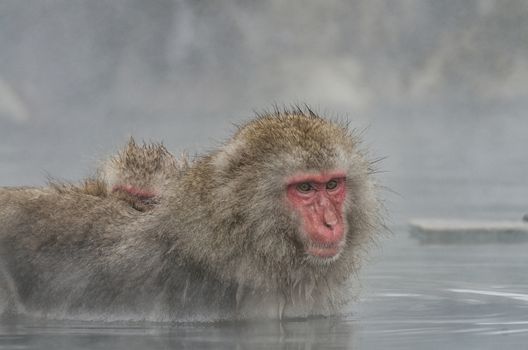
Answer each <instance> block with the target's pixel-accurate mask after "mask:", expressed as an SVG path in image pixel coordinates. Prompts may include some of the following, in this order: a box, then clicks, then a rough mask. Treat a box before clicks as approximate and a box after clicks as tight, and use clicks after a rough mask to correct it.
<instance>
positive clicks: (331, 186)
mask: <svg viewBox="0 0 528 350" xmlns="http://www.w3.org/2000/svg"><path fill="white" fill-rule="evenodd" d="M337 185H339V184H338V182H337V180H330V181H328V182H327V183H326V189H327V190H335V189H336V188H337Z"/></svg>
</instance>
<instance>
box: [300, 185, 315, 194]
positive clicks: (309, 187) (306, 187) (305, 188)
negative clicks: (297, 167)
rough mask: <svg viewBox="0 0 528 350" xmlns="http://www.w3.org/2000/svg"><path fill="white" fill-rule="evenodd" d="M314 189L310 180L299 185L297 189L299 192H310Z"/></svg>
mask: <svg viewBox="0 0 528 350" xmlns="http://www.w3.org/2000/svg"><path fill="white" fill-rule="evenodd" d="M312 189H313V187H312V185H311V184H310V183H309V182H303V183H300V184H298V185H297V190H298V191H299V192H304V193H306V192H310V191H311V190H312Z"/></svg>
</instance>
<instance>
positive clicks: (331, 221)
mask: <svg viewBox="0 0 528 350" xmlns="http://www.w3.org/2000/svg"><path fill="white" fill-rule="evenodd" d="M323 219H324V224H325V226H326V227H328V228H332V227H334V226H335V225H337V223H338V220H337V215H336V214H335V213H334V211H333V210H329V209H327V210H325V212H324V217H323Z"/></svg>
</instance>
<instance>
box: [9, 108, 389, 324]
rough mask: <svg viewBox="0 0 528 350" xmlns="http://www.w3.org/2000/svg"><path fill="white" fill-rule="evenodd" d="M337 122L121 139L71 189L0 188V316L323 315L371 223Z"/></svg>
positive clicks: (368, 201) (339, 292)
mask: <svg viewBox="0 0 528 350" xmlns="http://www.w3.org/2000/svg"><path fill="white" fill-rule="evenodd" d="M358 143H359V140H358V139H357V138H356V137H355V136H353V135H352V134H351V131H350V130H348V129H347V127H346V126H345V125H342V124H339V123H334V122H330V121H327V120H325V119H323V118H321V117H319V116H318V115H316V114H315V113H314V112H313V111H311V110H309V109H304V110H302V109H294V110H290V111H279V110H275V111H274V112H271V113H264V114H261V115H258V116H257V117H256V119H254V120H252V121H250V122H248V123H247V124H245V125H243V126H241V127H240V128H239V129H238V131H237V132H236V133H235V135H234V136H233V138H232V139H231V140H229V141H228V142H227V143H225V144H224V145H223V147H221V148H219V149H218V150H216V151H213V152H210V153H208V154H205V155H203V156H200V157H197V158H196V159H194V160H192V161H191V160H187V159H186V158H184V157H183V158H182V159H176V158H175V157H173V156H172V155H171V154H170V153H169V152H168V151H167V150H166V149H165V148H164V147H163V146H161V145H143V146H140V145H137V144H136V143H135V142H134V141H133V140H131V141H130V142H129V144H128V146H127V147H126V148H125V149H124V150H123V151H122V152H121V153H119V154H118V155H117V156H115V157H114V158H112V159H110V160H109V161H107V162H106V163H105V164H104V165H103V166H102V167H101V170H100V171H99V172H98V174H97V175H96V176H95V177H94V178H92V179H89V180H86V181H85V182H84V183H82V184H81V185H71V184H51V185H50V186H48V187H45V188H26V187H20V188H1V189H0V203H1V204H0V223H1V226H0V311H1V312H3V313H4V314H7V315H11V314H26V315H31V316H36V317H45V318H74V319H104V320H122V319H146V320H155V321H166V320H184V319H187V320H188V319H197V318H199V317H200V315H202V316H203V315H208V316H207V318H208V319H211V318H262V317H278V318H280V317H298V316H310V315H329V314H332V313H335V312H336V311H337V310H338V309H339V308H340V307H342V306H343V304H344V303H345V302H346V301H347V300H348V299H349V296H350V293H349V289H348V286H349V284H348V282H349V279H350V277H351V275H352V274H353V273H354V272H355V271H357V268H358V267H359V264H360V258H361V256H362V253H363V252H364V250H365V247H366V245H367V243H368V242H369V241H371V240H372V238H373V237H374V236H375V234H376V233H377V232H378V231H379V230H380V228H381V220H380V215H379V211H380V205H379V200H378V199H377V195H376V185H375V183H374V181H373V179H372V176H371V175H372V169H371V164H370V163H369V162H368V161H367V160H366V159H365V157H364V156H363V155H362V153H361V151H360V150H359V144H358Z"/></svg>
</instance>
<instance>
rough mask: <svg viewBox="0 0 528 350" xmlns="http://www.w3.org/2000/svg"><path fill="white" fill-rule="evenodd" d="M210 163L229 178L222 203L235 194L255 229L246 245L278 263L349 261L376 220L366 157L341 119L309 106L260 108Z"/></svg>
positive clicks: (239, 214)
mask: <svg viewBox="0 0 528 350" xmlns="http://www.w3.org/2000/svg"><path fill="white" fill-rule="evenodd" d="M214 163H215V167H216V169H217V170H218V174H219V178H220V179H221V181H222V182H223V183H224V184H227V186H223V187H222V190H221V194H220V197H221V198H224V199H225V201H223V203H233V201H232V200H227V198H229V197H233V196H234V197H238V199H237V200H235V201H234V203H237V204H236V205H235V207H231V208H232V209H233V210H235V211H236V212H237V214H236V217H237V218H238V220H240V222H241V223H243V226H244V227H245V229H246V232H249V233H251V235H252V236H251V237H247V245H249V246H250V247H248V248H249V251H252V252H256V253H257V255H260V256H262V257H263V258H264V259H265V260H266V261H267V262H270V260H271V262H270V266H273V268H275V269H280V267H281V266H289V267H291V266H296V265H299V264H301V265H302V266H307V265H308V266H309V265H311V266H313V267H314V268H320V267H323V266H328V265H332V264H336V263H338V262H340V263H342V264H344V265H347V266H352V265H354V264H355V263H356V256H357V253H358V249H357V248H358V246H359V245H360V243H361V242H363V241H364V240H365V239H366V237H368V236H369V235H370V233H372V231H373V230H375V227H376V226H377V220H378V217H377V212H378V202H377V199H376V198H375V196H374V192H375V191H374V190H373V189H374V184H373V182H372V181H371V176H370V173H371V170H370V163H369V162H368V161H367V160H365V158H364V156H363V155H362V154H361V152H360V151H359V150H358V141H357V139H356V138H355V137H354V136H353V135H352V133H351V132H350V131H349V130H348V129H347V127H346V125H342V124H339V123H334V122H330V121H328V120H325V119H323V118H320V117H318V116H317V115H316V114H315V113H313V112H312V111H309V110H308V111H301V110H295V111H290V112H288V111H287V112H284V111H281V112H276V113H272V114H269V113H268V114H265V115H261V116H260V117H259V118H257V119H256V120H253V121H251V122H249V123H248V124H246V125H244V126H242V127H241V128H240V129H239V130H238V132H237V133H236V134H235V136H234V138H233V139H232V140H231V141H230V142H229V143H228V144H227V145H226V146H225V147H224V148H223V149H222V150H221V151H220V152H219V153H217V154H216V155H215V158H214ZM217 208H219V209H218V210H224V209H222V208H223V207H222V205H221V203H218V206H217ZM249 233H248V234H249ZM273 262H275V264H273ZM345 270H347V271H349V270H348V269H346V268H345Z"/></svg>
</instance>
